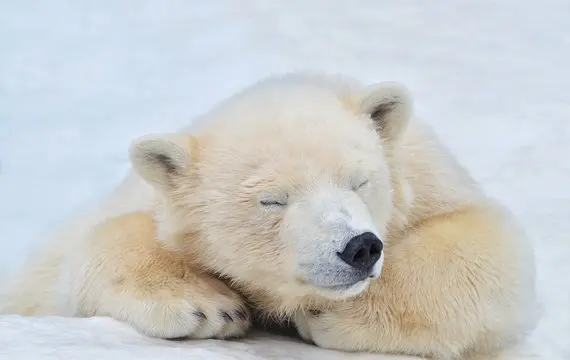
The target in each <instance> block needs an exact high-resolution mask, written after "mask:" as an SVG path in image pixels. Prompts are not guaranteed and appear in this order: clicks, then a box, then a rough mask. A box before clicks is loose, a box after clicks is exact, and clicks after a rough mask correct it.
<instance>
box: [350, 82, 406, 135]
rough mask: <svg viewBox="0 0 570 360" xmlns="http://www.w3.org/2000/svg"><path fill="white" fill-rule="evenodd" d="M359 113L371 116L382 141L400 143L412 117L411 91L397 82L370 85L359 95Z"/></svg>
mask: <svg viewBox="0 0 570 360" xmlns="http://www.w3.org/2000/svg"><path fill="white" fill-rule="evenodd" d="M356 101H357V106H358V111H360V112H363V113H365V114H367V115H369V116H370V118H371V119H372V120H373V121H374V124H375V125H376V129H377V131H378V133H379V134H380V136H381V137H382V139H384V140H386V141H388V142H392V141H398V140H399V139H400V137H401V135H402V134H403V133H404V131H405V130H406V127H407V125H408V122H409V120H410V117H411V116H412V97H411V94H410V92H409V90H408V89H407V88H406V87H405V86H404V85H402V84H400V83H397V82H381V83H377V84H374V85H370V86H367V87H365V88H364V89H363V90H361V91H360V92H359V93H358V95H357V99H356Z"/></svg>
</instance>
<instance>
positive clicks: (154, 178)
mask: <svg viewBox="0 0 570 360" xmlns="http://www.w3.org/2000/svg"><path fill="white" fill-rule="evenodd" d="M195 142H196V139H195V138H194V137H193V136H190V135H178V134H174V135H149V136H143V137H140V138H138V139H136V140H135V141H134V142H133V143H132V145H131V148H130V158H131V163H132V164H133V168H134V170H135V171H136V172H137V173H138V174H139V175H140V176H141V177H142V178H143V179H144V180H145V181H146V182H148V183H149V184H150V185H152V186H153V187H154V188H156V189H157V190H160V191H162V192H163V193H164V192H169V191H170V190H173V189H174V188H175V187H176V184H177V183H176V180H180V179H182V178H183V177H185V176H186V177H188V176H190V172H191V169H192V165H193V164H192V159H193V157H195V155H196V154H192V152H193V151H194V149H195V148H196V146H195ZM193 155H194V156H193Z"/></svg>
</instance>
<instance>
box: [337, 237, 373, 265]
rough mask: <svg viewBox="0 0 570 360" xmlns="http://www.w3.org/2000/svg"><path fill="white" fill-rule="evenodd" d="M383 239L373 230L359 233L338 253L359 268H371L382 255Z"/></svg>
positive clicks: (342, 258) (343, 259) (344, 259)
mask: <svg viewBox="0 0 570 360" xmlns="http://www.w3.org/2000/svg"><path fill="white" fill-rule="evenodd" d="M382 247H383V244H382V241H380V239H378V237H377V236H376V235H374V234H373V233H371V232H365V233H363V234H360V235H357V236H355V237H353V238H352V239H350V240H349V241H348V244H346V247H345V248H344V250H343V251H342V252H341V253H337V255H338V256H339V257H340V258H341V260H342V261H344V262H345V263H347V264H348V265H350V266H352V267H353V268H355V269H358V270H370V269H372V267H373V266H374V264H376V262H377V261H378V259H380V255H382Z"/></svg>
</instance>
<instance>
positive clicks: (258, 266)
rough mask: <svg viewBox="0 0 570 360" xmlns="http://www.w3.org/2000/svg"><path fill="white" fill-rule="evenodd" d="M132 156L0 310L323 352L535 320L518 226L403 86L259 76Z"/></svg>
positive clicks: (485, 334)
mask: <svg viewBox="0 0 570 360" xmlns="http://www.w3.org/2000/svg"><path fill="white" fill-rule="evenodd" d="M130 156H131V160H132V167H133V169H132V171H131V173H130V174H129V175H128V176H127V178H126V179H125V180H124V182H123V183H122V184H121V185H119V187H118V188H117V189H116V190H115V191H113V192H112V193H111V194H110V195H109V196H108V197H107V198H106V199H105V200H104V201H103V202H102V203H101V204H100V205H99V206H97V207H96V208H95V209H93V210H92V211H90V212H88V213H87V214H83V215H81V216H79V217H78V218H77V219H76V220H75V221H74V222H72V223H71V224H69V225H68V226H66V227H64V228H63V229H62V230H61V231H60V232H59V233H58V234H56V235H55V237H54V239H53V241H51V242H48V243H47V245H46V247H45V248H43V249H41V250H40V251H38V253H36V254H35V255H34V257H32V258H31V259H30V260H29V262H28V263H26V265H25V266H24V267H23V269H22V270H21V271H20V272H19V273H17V274H16V275H14V277H13V279H12V280H13V281H12V282H11V284H9V285H8V286H7V287H6V288H5V290H4V291H3V297H2V302H1V303H0V312H2V313H17V314H22V315H30V316H31V315H47V314H57V315H63V316H95V315H100V316H111V317H114V318H116V319H118V320H121V321H124V322H127V323H129V324H131V325H132V326H133V327H134V328H136V329H137V330H139V331H140V332H142V333H144V334H147V335H149V336H155V337H161V338H177V337H190V338H229V337H239V336H243V335H245V334H246V332H247V330H248V329H249V327H250V324H251V314H250V311H254V312H255V314H258V315H260V316H262V317H271V318H275V319H278V320H288V319H290V320H292V321H293V322H294V324H295V326H296V328H297V329H298V331H299V334H300V335H301V337H302V338H304V339H306V340H307V341H311V342H313V343H315V344H316V345H318V346H321V347H324V348H330V349H338V350H345V351H371V352H379V353H385V354H405V355H412V356H420V357H424V358H435V359H456V358H467V357H470V356H472V355H473V356H479V355H481V354H482V355H483V356H487V355H488V354H492V353H498V352H499V351H500V350H501V349H504V348H507V347H509V346H511V345H512V344H515V343H516V342H517V341H519V340H520V339H522V338H524V335H525V334H526V333H527V332H528V331H530V330H532V329H533V327H534V326H535V324H536V321H537V312H536V309H537V306H536V294H535V274H534V271H535V269H534V259H533V254H532V249H531V246H530V244H529V241H528V240H527V239H526V237H525V234H524V231H523V230H522V229H521V228H520V227H519V225H518V224H517V223H516V221H515V219H514V218H513V216H512V215H511V214H510V213H509V211H508V210H507V209H506V208H505V207H504V206H502V205H501V204H499V203H498V202H497V201H495V200H493V199H491V198H489V197H488V196H487V195H486V194H484V192H483V191H482V190H481V189H480V188H479V186H478V185H477V183H476V182H475V181H474V180H473V178H472V177H470V175H469V174H468V172H467V171H466V170H465V169H464V168H463V167H462V166H461V165H460V164H459V163H458V161H457V160H456V159H455V158H454V157H453V156H452V155H451V154H450V153H449V152H448V151H447V150H446V149H445V148H444V146H443V145H442V144H441V143H440V141H439V140H438V138H437V137H436V135H435V134H434V133H433V131H432V130H431V129H430V127H429V126H428V125H427V124H426V123H424V122H422V121H420V120H418V119H416V118H415V117H413V116H412V98H411V95H410V93H409V91H408V90H407V89H406V88H405V87H404V86H403V85H401V84H399V83H395V82H380V83H376V84H372V85H365V84H361V83H359V82H358V81H356V80H353V79H349V78H347V77H342V76H332V75H315V74H287V75H282V76H273V77H270V78H268V79H265V80H262V81H259V82H258V83H256V84H254V85H252V86H250V87H248V88H246V89H244V90H243V91H241V92H239V93H238V94H236V95H234V96H232V97H230V98H229V99H227V100H225V101H223V102H221V103H220V104H219V105H218V106H217V107H215V108H214V109H211V110H210V111H208V112H207V113H205V114H204V115H203V116H201V117H200V118H199V119H197V120H196V121H195V122H193V124H192V125H191V126H190V127H188V128H185V129H182V130H180V131H179V132H176V133H172V134H162V135H149V136H144V137H141V138H139V139H137V140H135V141H134V143H133V145H132V147H131V149H130ZM489 356H491V355H489Z"/></svg>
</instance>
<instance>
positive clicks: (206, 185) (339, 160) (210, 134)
mask: <svg viewBox="0 0 570 360" xmlns="http://www.w3.org/2000/svg"><path fill="white" fill-rule="evenodd" d="M410 108H411V104H410V100H409V96H408V93H407V91H406V90H405V89H404V88H403V87H401V86H400V85H398V84H394V83H381V84H377V85H373V86H369V87H361V88H355V87H349V86H340V85H339V84H336V83H326V82H319V81H315V79H311V78H303V77H300V78H295V77H293V78H281V79H274V80H272V81H268V82H265V83H260V84H258V85H256V86H254V87H253V88H251V89H248V90H246V91H244V92H242V93H241V94H239V95H237V96H236V97H234V98H232V99H230V100H229V101H227V102H226V103H223V104H222V105H221V106H220V107H219V108H218V109H215V110H214V111H213V112H212V113H211V114H210V115H209V116H210V117H211V119H208V121H207V122H205V123H204V126H203V127H202V129H200V131H196V133H194V134H184V135H179V134H178V135H167V136H148V137H144V138H141V139H139V140H137V141H136V142H135V143H134V144H133V147H132V148H131V158H132V162H133V165H134V168H135V169H136V171H137V172H138V173H139V174H140V175H141V176H142V177H143V178H144V179H145V180H146V181H147V182H148V183H150V184H151V185H153V186H154V187H155V188H156V189H157V192H158V193H159V194H161V196H162V197H163V198H164V200H165V202H164V204H165V207H164V208H163V214H159V223H160V224H159V225H161V226H163V227H164V228H165V229H167V230H166V233H167V235H166V236H162V237H163V238H164V237H167V238H168V237H170V238H173V239H175V238H176V239H182V240H178V242H177V243H176V245H175V246H174V247H175V248H176V249H178V250H181V251H186V253H187V254H188V255H187V256H189V257H196V258H200V259H201V260H200V263H201V264H202V265H203V266H205V267H207V268H208V269H209V270H210V271H214V272H216V273H219V274H223V275H225V276H228V277H230V278H232V279H234V280H235V281H236V282H238V283H243V284H245V285H246V286H255V287H256V288H258V289H260V290H261V291H266V292H270V293H277V294H279V296H281V297H303V296H310V295H319V296H324V297H326V298H331V299H332V298H343V297H347V296H352V295H356V294H359V293H361V292H362V291H364V290H365V289H366V288H367V286H368V284H369V282H370V279H372V278H376V277H378V276H379V275H380V273H381V270H382V263H383V246H384V240H385V239H384V234H385V230H386V226H387V223H388V221H389V219H390V215H391V209H392V196H391V193H392V184H391V178H390V166H391V164H390V153H391V152H392V150H393V148H394V146H395V145H396V143H397V141H398V139H399V137H400V135H401V133H402V131H403V130H404V128H405V125H406V124H407V121H408V118H409V116H410ZM187 234H190V235H192V236H188V235H187ZM195 234H198V235H197V236H195ZM164 240H165V241H167V242H168V241H169V240H168V239H164Z"/></svg>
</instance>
